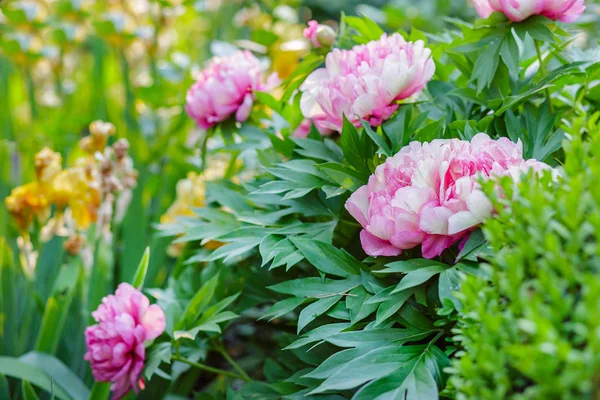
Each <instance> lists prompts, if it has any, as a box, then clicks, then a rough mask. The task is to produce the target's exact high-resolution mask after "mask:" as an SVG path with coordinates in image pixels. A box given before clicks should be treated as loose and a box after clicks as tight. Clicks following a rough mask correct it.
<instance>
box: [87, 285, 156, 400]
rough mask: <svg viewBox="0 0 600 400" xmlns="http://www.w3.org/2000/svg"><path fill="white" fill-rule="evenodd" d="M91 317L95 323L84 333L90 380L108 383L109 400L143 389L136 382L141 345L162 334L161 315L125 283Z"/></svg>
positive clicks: (141, 383) (139, 381)
mask: <svg viewBox="0 0 600 400" xmlns="http://www.w3.org/2000/svg"><path fill="white" fill-rule="evenodd" d="M92 316H93V317H94V319H95V320H96V322H98V323H97V324H96V325H92V326H89V327H88V328H87V329H86V330H85V341H86V345H87V350H88V351H87V353H86V354H85V356H84V358H85V359H86V360H88V361H89V362H90V365H91V367H92V374H93V375H94V379H95V380H97V381H101V382H112V385H111V387H110V389H111V390H112V392H113V399H114V400H116V399H120V398H121V397H123V396H125V395H126V394H127V393H128V392H129V391H130V390H131V389H133V390H135V391H136V393H137V391H138V386H139V387H140V388H142V389H143V388H144V380H143V378H141V379H140V378H139V376H140V373H141V372H142V369H143V368H144V359H145V353H146V349H145V347H144V343H145V342H147V341H150V340H154V339H156V338H157V337H158V336H160V334H161V333H162V332H163V331H164V330H165V314H164V313H163V311H162V310H161V309H160V307H159V306H157V305H150V302H149V301H148V298H147V297H146V296H144V295H143V294H142V293H141V292H140V291H139V290H136V289H135V288H134V287H133V286H131V285H130V284H128V283H121V284H120V285H119V287H118V288H117V292H116V293H115V294H114V295H110V296H106V297H105V298H103V299H102V304H100V306H99V307H98V309H97V310H96V311H94V312H93V313H92Z"/></svg>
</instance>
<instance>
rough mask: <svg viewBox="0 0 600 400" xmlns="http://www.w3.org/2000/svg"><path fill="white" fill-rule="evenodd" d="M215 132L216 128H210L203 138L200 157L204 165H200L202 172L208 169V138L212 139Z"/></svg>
mask: <svg viewBox="0 0 600 400" xmlns="http://www.w3.org/2000/svg"><path fill="white" fill-rule="evenodd" d="M213 132H214V128H208V129H207V130H206V133H205V134H204V139H203V140H202V148H201V149H200V159H201V161H202V165H201V166H200V172H204V171H205V170H206V151H207V149H208V139H210V137H211V136H212V134H213Z"/></svg>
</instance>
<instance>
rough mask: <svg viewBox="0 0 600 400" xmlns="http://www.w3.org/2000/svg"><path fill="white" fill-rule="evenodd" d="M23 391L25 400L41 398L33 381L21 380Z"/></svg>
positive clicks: (38, 399)
mask: <svg viewBox="0 0 600 400" xmlns="http://www.w3.org/2000/svg"><path fill="white" fill-rule="evenodd" d="M21 391H22V392H23V400H40V398H39V397H38V395H37V393H35V389H34V388H33V386H31V383H29V382H27V381H26V380H23V381H21Z"/></svg>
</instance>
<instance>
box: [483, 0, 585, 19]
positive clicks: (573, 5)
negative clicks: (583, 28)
mask: <svg viewBox="0 0 600 400" xmlns="http://www.w3.org/2000/svg"><path fill="white" fill-rule="evenodd" d="M473 1H474V2H475V8H476V9H477V13H478V14H479V16H480V17H482V18H487V17H489V16H490V15H491V14H492V13H493V12H495V11H498V12H501V13H504V14H505V15H506V16H507V17H508V18H509V19H511V20H512V21H515V22H520V21H523V20H525V19H527V18H529V17H531V16H533V15H543V16H545V17H547V18H550V19H551V20H554V21H556V20H558V21H562V22H574V21H576V20H577V19H578V18H579V17H580V16H581V14H582V13H583V11H584V10H585V5H584V3H585V0H473Z"/></svg>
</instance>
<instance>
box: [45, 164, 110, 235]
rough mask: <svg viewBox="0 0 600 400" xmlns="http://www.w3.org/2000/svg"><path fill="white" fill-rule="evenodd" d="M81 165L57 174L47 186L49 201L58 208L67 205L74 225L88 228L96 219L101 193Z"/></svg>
mask: <svg viewBox="0 0 600 400" xmlns="http://www.w3.org/2000/svg"><path fill="white" fill-rule="evenodd" d="M90 179H91V176H90V175H89V174H87V173H86V170H85V169H84V168H83V167H80V166H77V167H73V168H69V169H66V170H64V171H61V172H60V173H59V174H57V175H56V176H55V177H54V179H53V180H52V183H51V185H50V187H49V197H50V201H51V202H52V203H53V204H54V205H56V207H57V208H59V209H64V208H66V207H67V206H68V207H69V208H70V209H71V215H72V217H73V220H74V221H75V223H76V225H77V226H78V227H79V228H81V229H87V228H89V225H90V224H91V223H92V222H95V221H96V218H97V214H98V207H99V206H100V200H101V198H100V197H101V195H100V191H99V190H98V188H97V185H95V184H94V182H92V181H91V180H90Z"/></svg>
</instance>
